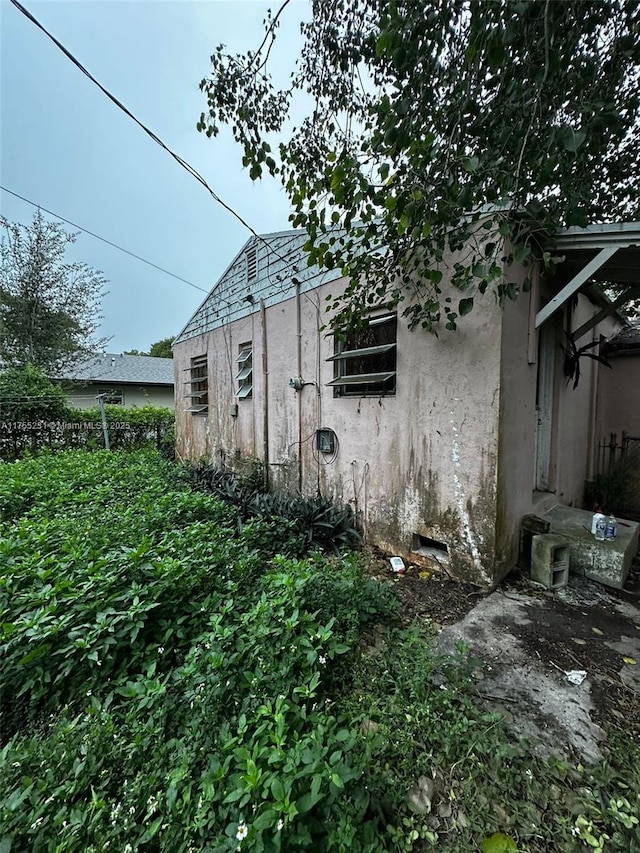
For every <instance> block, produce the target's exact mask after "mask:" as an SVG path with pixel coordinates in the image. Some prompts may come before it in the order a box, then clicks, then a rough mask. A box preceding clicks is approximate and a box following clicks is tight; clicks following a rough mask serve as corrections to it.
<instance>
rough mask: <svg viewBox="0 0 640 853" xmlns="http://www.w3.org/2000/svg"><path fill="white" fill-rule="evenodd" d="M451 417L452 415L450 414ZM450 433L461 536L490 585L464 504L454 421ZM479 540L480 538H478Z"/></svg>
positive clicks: (475, 563)
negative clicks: (451, 433)
mask: <svg viewBox="0 0 640 853" xmlns="http://www.w3.org/2000/svg"><path fill="white" fill-rule="evenodd" d="M451 414H452V415H453V414H454V413H453V412H451ZM451 431H452V432H453V439H452V442H451V461H452V462H453V482H454V484H455V495H456V506H457V508H458V514H459V516H460V522H461V528H462V534H463V536H464V539H465V541H466V543H467V546H468V548H469V553H470V554H471V557H472V560H473V565H474V568H475V569H476V571H477V572H478V574H479V575H480V577H481V578H482V579H483V580H484V581H486V582H487V583H490V581H491V578H490V577H489V575H488V574H487V573H486V572H485V570H484V568H483V565H482V559H481V556H480V549H479V547H478V545H479V544H480V545H481V544H482V542H481V541H480V543H478V542H477V541H476V536H475V534H474V532H473V528H472V526H471V517H470V515H469V512H468V511H467V507H466V503H467V499H466V495H465V491H464V487H463V485H462V482H461V480H460V476H459V470H460V446H459V444H458V428H457V426H456V425H455V423H454V421H453V420H452V421H451ZM478 538H480V537H478Z"/></svg>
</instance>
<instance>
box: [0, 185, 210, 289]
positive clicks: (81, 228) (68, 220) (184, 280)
mask: <svg viewBox="0 0 640 853" xmlns="http://www.w3.org/2000/svg"><path fill="white" fill-rule="evenodd" d="M0 190H2V191H3V192H5V193H9V195H12V196H15V197H16V198H19V199H20V200H21V201H26V203H27V204H30V205H32V206H33V207H38V208H40V210H44V212H45V213H48V214H49V215H50V216H55V218H56V219H60V220H62V222H66V223H67V225H71V226H73V227H74V228H78V229H79V230H80V231H84V233H85V234H89V235H90V236H91V237H95V238H96V240H101V241H102V242H103V243H106V244H107V245H108V246H113V248H114V249H118V250H119V251H120V252H124V253H125V254H126V255H131V257H132V258H136V260H138V261H142V263H143V264H148V266H150V267H153V268H154V269H156V270H160V272H163V273H165V274H166V275H170V276H171V277H172V278H177V279H178V281H182V282H184V283H185V284H188V285H189V287H194V288H195V289H196V290H200V291H202V293H208V292H209V291H208V290H206V289H205V288H204V287H200V286H199V285H197V284H194V283H193V282H192V281H187V279H186V278H182V276H181V275H176V274H175V273H173V272H169V270H166V269H164V267H160V266H158V264H154V263H153V262H152V261H148V260H147V259H146V258H142V257H141V256H140V255H136V253H135V252H130V251H129V249H124V248H123V247H122V246H118V244H117V243H113V242H112V241H111V240H107V239H106V237H101V236H100V235H99V234H96V233H95V232H94V231H89V229H88V228H83V227H82V225H78V224H77V223H76V222H72V221H71V220H70V219H65V218H64V216H60V214H59V213H54V212H53V210H47V208H46V207H43V206H42V205H41V204H37V203H36V202H35V201H31V199H28V198H25V197H24V196H23V195H19V194H18V193H14V192H13V190H10V189H7V187H3V186H1V185H0Z"/></svg>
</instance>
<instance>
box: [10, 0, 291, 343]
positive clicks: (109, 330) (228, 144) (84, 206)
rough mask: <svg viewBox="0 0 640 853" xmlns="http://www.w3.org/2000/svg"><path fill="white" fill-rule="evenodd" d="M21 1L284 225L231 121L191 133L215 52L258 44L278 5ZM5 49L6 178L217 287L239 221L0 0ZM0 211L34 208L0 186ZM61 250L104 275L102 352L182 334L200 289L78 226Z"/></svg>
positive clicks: (231, 0)
mask: <svg viewBox="0 0 640 853" xmlns="http://www.w3.org/2000/svg"><path fill="white" fill-rule="evenodd" d="M23 5H24V6H25V7H26V8H27V9H28V10H29V11H30V12H31V13H32V14H33V15H34V16H35V17H36V18H37V19H38V20H39V21H40V22H41V23H42V24H43V26H45V27H46V28H47V29H48V30H49V31H50V32H51V33H52V34H53V35H54V36H56V38H58V39H59V40H60V41H61V42H62V43H63V44H64V45H65V47H66V48H67V49H68V50H69V51H70V52H71V53H73V54H74V56H75V57H76V58H77V59H78V60H79V61H80V62H81V63H82V64H83V65H84V66H85V67H86V68H87V69H88V71H90V72H91V73H92V74H93V75H94V76H95V77H96V78H97V79H98V80H99V81H100V82H101V83H102V85H103V86H105V88H107V89H108V90H109V91H111V92H112V94H114V95H115V96H116V97H117V98H118V99H119V100H120V101H122V103H123V104H124V105H125V106H127V107H128V108H129V109H130V110H131V111H132V112H133V113H134V115H136V116H137V117H138V118H139V119H140V120H141V121H142V122H143V123H145V124H146V125H147V126H148V127H150V129H151V130H153V131H154V132H155V133H156V134H157V135H158V136H159V137H160V138H161V139H162V140H163V141H164V142H165V143H166V144H167V145H168V146H169V147H170V148H172V149H173V150H174V151H175V152H176V153H177V154H180V155H181V156H182V157H184V159H185V160H187V161H188V162H189V163H191V165H192V166H194V167H195V168H196V169H197V170H198V171H199V172H200V173H201V174H202V175H203V176H204V178H205V179H206V180H207V182H208V183H209V185H210V186H211V187H212V189H213V190H214V191H215V192H217V193H218V195H219V196H221V197H222V199H224V201H226V202H227V204H229V205H230V206H231V207H233V208H234V209H235V210H237V211H238V213H240V214H241V215H242V216H243V218H244V219H246V220H247V221H248V222H249V223H250V224H251V225H252V227H253V228H255V229H256V230H257V231H258V232H259V233H267V232H270V231H278V230H282V229H286V228H287V227H289V226H288V221H287V216H288V211H289V207H288V203H287V199H286V196H285V195H284V193H283V192H282V191H281V190H280V186H279V184H278V183H277V182H276V181H275V180H273V179H269V178H266V179H265V180H263V181H262V182H258V183H256V184H253V183H252V182H251V181H250V179H249V176H248V172H247V171H246V170H243V169H242V166H241V162H240V161H241V150H240V148H239V147H238V146H236V145H235V143H234V142H233V140H232V138H231V136H230V134H229V133H227V132H224V133H223V134H221V136H219V137H218V138H216V139H211V140H208V139H207V138H206V136H204V134H199V133H198V132H197V131H196V129H195V126H196V122H197V120H198V118H199V116H200V112H201V111H202V110H203V109H204V108H205V106H206V102H205V99H204V96H203V95H202V93H201V92H200V91H199V88H198V84H199V82H200V80H201V79H202V77H204V76H206V75H207V74H208V71H209V57H210V55H211V53H213V50H214V48H215V47H216V45H218V44H219V43H221V42H222V43H224V44H226V45H227V46H228V47H229V48H230V49H232V50H234V51H235V50H237V51H241V50H244V49H247V48H256V47H257V46H258V45H259V43H260V41H261V40H262V36H263V35H264V29H263V26H262V21H263V19H264V15H265V11H266V9H267V8H268V7H269V6H270V5H271V6H272V8H273V4H270V3H268V2H262V0H204V2H191V0H138V2H131V0H62V1H61V0H47V2H33V1H32V0H23ZM276 8H277V7H276ZM307 8H308V7H307V4H306V2H305V0H296V2H294V3H292V4H291V5H290V6H289V7H288V9H287V12H288V15H286V17H285V18H284V20H283V24H282V27H281V29H280V33H279V39H278V42H279V43H280V51H279V52H278V53H277V54H275V59H276V62H277V61H278V60H279V57H282V62H283V63H284V62H292V58H293V57H294V56H295V53H296V51H297V48H298V46H299V35H298V33H299V23H300V20H301V19H302V18H303V17H304V16H305V14H306V12H307ZM283 48H284V50H283ZM0 49H1V65H0V74H1V77H0V86H1V90H0V96H1V101H0V103H1V130H0V177H1V183H2V184H3V185H4V186H6V187H8V188H9V189H11V190H13V191H14V192H16V193H19V194H20V195H22V196H25V197H26V198H29V199H31V200H33V201H35V202H37V203H39V204H41V205H42V206H43V207H46V208H48V209H49V210H53V211H55V212H56V213H59V214H60V215H61V216H64V217H65V218H67V219H70V220H72V221H73V222H76V223H77V224H78V225H81V226H82V227H84V228H87V229H89V230H91V231H94V232H95V233H97V234H99V235H100V236H102V237H105V238H106V239H108V240H111V241H112V242H114V243H118V244H119V245H121V246H123V247H124V248H126V249H129V250H130V251H132V252H135V253H136V254H138V255H141V256H143V257H144V258H146V259H148V260H150V261H152V262H154V263H156V264H158V265H159V266H162V267H165V268H166V269H168V270H170V271H171V272H174V273H176V274H177V275H179V276H182V277H183V278H185V279H188V280H189V281H191V282H193V283H194V284H197V285H199V286H200V287H203V288H206V289H209V288H211V287H212V286H213V285H214V284H215V282H216V280H217V279H218V277H219V276H220V275H221V273H222V272H223V271H224V269H225V268H226V266H227V265H228V263H229V262H230V261H231V260H232V258H233V256H234V255H235V254H236V252H238V251H239V250H240V248H241V247H242V245H243V243H244V242H245V241H246V239H247V238H248V237H249V236H250V234H249V232H248V231H247V230H246V229H245V228H244V227H243V226H242V225H241V224H240V223H239V222H238V221H237V220H236V219H234V218H233V217H232V216H231V214H229V213H228V212H227V211H225V210H223V208H221V207H220V206H219V205H217V204H216V202H214V200H213V199H212V198H211V197H210V196H209V194H208V193H207V192H206V190H205V189H204V188H203V187H201V186H200V185H199V184H198V183H197V182H196V181H195V180H194V179H193V178H192V177H190V176H189V175H188V174H187V173H186V172H185V171H184V170H183V169H181V168H180V167H179V166H178V164H177V163H176V162H175V161H173V160H172V158H171V157H169V155H168V154H167V153H166V152H164V151H163V150H162V149H161V148H160V147H159V146H157V145H156V144H155V143H153V142H152V141H151V139H149V137H147V136H146V134H144V133H143V131H142V130H140V128H138V127H137V126H136V125H135V124H134V123H133V122H132V121H131V119H129V118H128V117H127V116H126V115H124V113H122V112H121V111H120V110H119V109H118V108H117V107H116V106H115V105H114V104H112V103H111V102H110V101H109V100H108V99H107V98H106V97H105V96H104V95H103V94H102V92H100V90H99V89H98V88H97V87H96V86H95V85H94V84H93V83H92V82H91V81H90V80H88V79H87V78H86V77H85V76H84V75H83V74H82V73H81V72H80V71H79V70H78V69H77V68H76V67H75V66H74V65H73V64H72V63H71V62H70V61H69V60H68V59H67V58H66V57H65V56H64V55H63V54H62V53H61V52H60V51H59V50H58V48H57V47H56V46H55V45H54V44H53V43H52V42H51V41H50V40H49V39H48V38H47V37H46V36H45V35H44V33H42V32H41V31H40V30H39V29H37V27H35V26H34V25H33V24H32V23H31V22H30V21H28V20H27V19H26V18H25V17H24V16H23V15H21V14H20V12H19V11H18V10H17V9H16V8H15V7H14V6H12V5H11V4H10V3H9V2H8V0H0ZM276 67H277V66H276ZM282 73H284V66H283V67H282ZM0 210H1V211H2V213H3V215H4V216H6V217H7V218H8V219H10V220H12V221H16V222H23V223H28V222H30V221H31V219H32V217H33V213H34V208H32V207H30V206H29V205H27V204H25V203H24V202H22V201H19V200H18V199H15V198H13V197H12V196H10V195H8V194H7V193H5V192H0ZM65 228H66V229H67V230H70V231H71V230H73V229H72V228H70V227H68V226H65ZM69 254H70V257H72V259H73V260H82V261H85V262H86V263H88V264H90V265H91V266H93V267H96V268H98V269H100V270H102V271H103V272H104V274H105V276H106V278H107V279H108V280H109V285H108V290H109V294H108V295H107V296H106V297H105V299H104V301H103V314H104V320H103V324H102V330H101V333H102V334H104V335H106V336H109V337H111V336H112V341H111V343H110V344H109V349H110V350H111V351H116V352H117V351H121V350H124V349H131V348H136V349H147V348H148V347H149V345H150V344H151V343H152V342H153V341H156V340H158V339H160V338H163V337H166V336H168V335H173V334H176V333H177V332H178V331H179V330H180V328H181V327H182V326H183V325H184V324H185V323H186V321H187V320H188V318H189V317H190V315H191V314H192V312H193V311H194V310H195V308H196V307H197V306H198V305H199V303H200V302H201V300H202V299H203V298H204V294H203V293H200V292H199V291H197V290H194V289H193V288H191V287H189V286H188V285H186V284H183V283H181V282H179V281H176V280H175V279H173V278H170V277H169V276H166V275H164V274H163V273H161V272H158V271H156V270H154V269H152V268H150V267H148V266H146V265H145V264H142V263H140V262H139V261H137V260H135V259H133V258H130V257H128V256H127V255H124V254H122V253H121V252H118V251H117V250H115V249H112V248H110V247H109V246H106V245H104V244H103V243H100V242H99V241H97V240H95V239H94V238H92V237H89V236H88V235H85V234H82V233H81V234H80V236H79V237H78V240H77V242H76V244H75V246H74V247H73V248H72V250H71V252H70V253H69Z"/></svg>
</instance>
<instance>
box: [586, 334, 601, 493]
mask: <svg viewBox="0 0 640 853" xmlns="http://www.w3.org/2000/svg"><path fill="white" fill-rule="evenodd" d="M597 328H598V327H597V326H596V328H595V329H594V330H593V340H594V341H597V340H599V338H600V334H599V332H598V331H597ZM594 350H595V347H594V349H592V350H591V351H592V352H593V351H594ZM591 364H592V365H593V367H592V369H591V401H590V406H589V408H590V411H589V432H588V436H587V447H588V449H589V456H588V457H587V480H593V478H594V475H595V474H596V471H595V443H596V442H595V432H596V417H597V410H598V379H599V377H600V365H599V364H598V362H597V361H592V362H591Z"/></svg>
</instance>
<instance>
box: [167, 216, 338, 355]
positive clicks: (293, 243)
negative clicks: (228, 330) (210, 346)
mask: <svg viewBox="0 0 640 853" xmlns="http://www.w3.org/2000/svg"><path fill="white" fill-rule="evenodd" d="M336 233H337V232H336ZM308 239H309V238H308V235H307V232H306V231H303V230H300V229H298V230H291V231H278V232H275V233H273V234H264V235H262V236H261V237H259V238H258V237H251V238H250V239H249V240H247V242H246V243H245V244H244V246H243V247H242V249H241V250H240V251H239V252H238V254H237V255H236V256H235V258H234V259H233V260H232V261H231V263H230V264H229V266H228V267H227V269H226V270H225V271H224V273H223V274H222V275H221V276H220V278H219V279H218V281H217V283H216V284H215V285H214V287H213V289H212V290H211V292H210V293H209V294H208V295H207V296H206V297H205V299H204V301H203V302H202V303H201V304H200V306H199V307H198V308H197V309H196V311H195V312H194V314H193V315H192V316H191V318H190V319H189V320H188V321H187V323H186V325H185V326H184V328H183V329H182V330H181V331H180V332H179V334H178V336H177V337H176V339H175V340H174V342H173V345H174V346H175V345H176V344H178V343H181V342H182V341H186V340H188V339H189V338H194V337H197V336H198V335H202V334H204V333H205V332H210V331H211V330H212V329H217V328H219V327H220V326H224V325H226V324H227V323H230V322H232V321H233V320H238V319H240V318H241V317H249V316H250V315H251V314H254V313H256V312H257V311H259V310H260V301H261V300H264V304H265V306H266V307H269V306H271V305H277V304H278V303H279V302H283V301H284V300H285V299H290V298H291V297H292V296H293V295H294V294H295V291H296V284H295V282H294V280H293V279H296V280H297V281H298V282H299V286H300V292H301V293H305V292H307V291H309V290H312V289H313V288H314V287H317V286H318V285H320V284H324V283H325V282H328V281H334V280H336V279H339V278H342V273H341V271H340V270H338V269H336V270H321V269H320V268H319V267H318V266H317V265H315V264H314V265H313V266H307V260H306V253H305V252H304V249H303V246H304V244H305V243H306V242H307V240H308ZM254 252H255V262H254V257H253V256H254ZM248 259H249V260H250V263H248ZM254 272H255V275H253V273H254Z"/></svg>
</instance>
